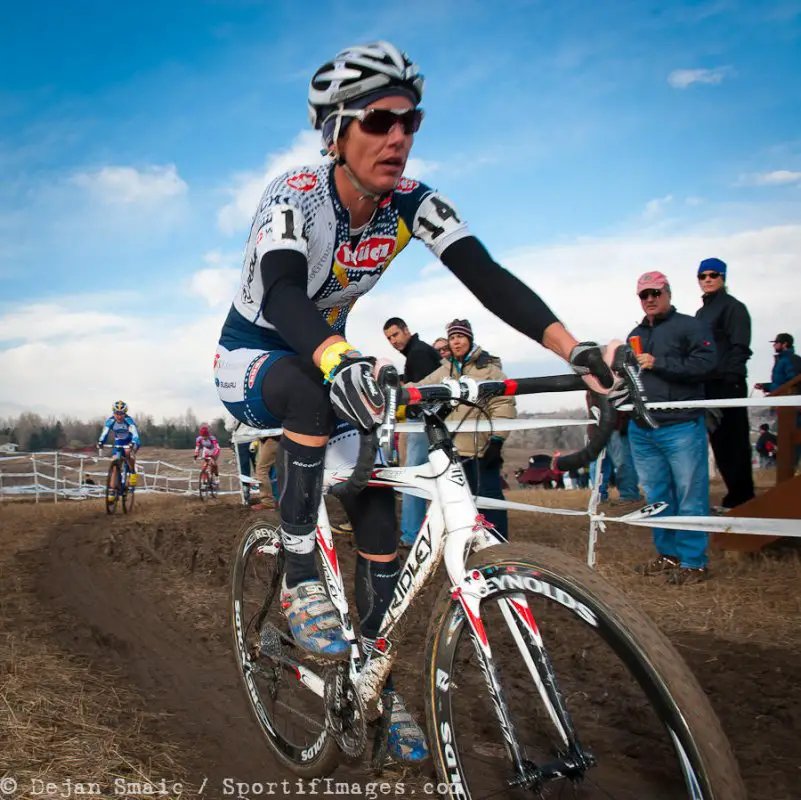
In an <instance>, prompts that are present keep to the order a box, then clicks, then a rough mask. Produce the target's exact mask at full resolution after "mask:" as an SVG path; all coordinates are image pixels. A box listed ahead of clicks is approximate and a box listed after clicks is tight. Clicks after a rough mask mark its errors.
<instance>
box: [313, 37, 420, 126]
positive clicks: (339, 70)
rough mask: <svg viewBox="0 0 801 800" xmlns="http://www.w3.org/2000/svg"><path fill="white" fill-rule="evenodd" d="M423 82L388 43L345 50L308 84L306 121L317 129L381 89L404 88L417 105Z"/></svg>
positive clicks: (408, 62)
mask: <svg viewBox="0 0 801 800" xmlns="http://www.w3.org/2000/svg"><path fill="white" fill-rule="evenodd" d="M423 83H424V79H423V76H422V75H421V74H420V72H419V69H418V67H417V64H413V63H412V61H411V59H410V58H409V56H407V55H406V53H404V52H402V51H401V50H398V48H397V47H395V45H393V44H390V43H389V42H384V41H380V42H372V43H371V44H364V45H354V46H353V47H347V48H345V49H344V50H342V51H341V52H340V53H337V55H336V56H335V57H334V59H333V60H332V61H329V62H328V63H326V64H323V66H322V67H320V68H319V69H318V70H317V72H315V73H314V77H313V78H312V79H311V83H310V84H309V121H310V122H311V124H312V126H313V127H314V128H315V129H317V130H320V129H321V128H322V126H323V122H324V121H325V119H326V117H328V116H329V115H330V114H331V113H332V112H333V111H335V110H336V109H337V107H339V108H342V107H343V106H344V105H345V104H346V103H348V102H349V101H352V100H356V99H358V98H360V97H364V96H366V95H368V94H372V93H373V92H375V91H378V90H380V89H383V88H384V87H393V86H397V87H399V88H402V89H405V90H406V91H408V92H410V93H411V94H412V96H413V97H414V98H416V102H417V103H419V102H420V100H421V99H422V97H423Z"/></svg>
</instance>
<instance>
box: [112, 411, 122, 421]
mask: <svg viewBox="0 0 801 800" xmlns="http://www.w3.org/2000/svg"><path fill="white" fill-rule="evenodd" d="M114 419H118V420H123V419H125V412H124V411H115V412H114Z"/></svg>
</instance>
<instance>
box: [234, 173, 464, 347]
mask: <svg viewBox="0 0 801 800" xmlns="http://www.w3.org/2000/svg"><path fill="white" fill-rule="evenodd" d="M470 235H471V234H470V231H469V230H468V228H467V225H466V224H465V223H464V222H463V221H462V220H461V218H460V216H459V214H458V213H457V211H456V210H455V209H454V207H453V204H452V203H451V202H450V201H449V200H447V199H446V198H445V197H443V196H442V195H441V194H439V193H438V192H435V191H434V190H433V189H431V188H430V187H428V186H426V185H425V184H423V183H420V182H419V181H415V180H411V179H409V178H402V179H401V180H400V182H399V183H398V186H397V188H396V189H395V191H394V192H392V193H390V194H388V195H387V196H386V197H385V198H384V199H383V200H382V201H381V203H380V204H379V205H378V208H377V209H376V211H375V214H373V217H372V218H371V220H370V221H369V222H368V223H367V225H366V226H365V227H364V228H363V229H361V230H360V231H358V232H355V231H352V230H351V227H350V214H349V212H348V210H347V209H346V208H345V207H344V206H343V205H342V203H341V202H340V200H339V196H338V194H337V191H336V187H335V185H334V164H333V163H329V164H323V165H322V166H319V167H316V168H312V167H309V168H301V169H297V170H294V171H292V172H287V173H285V174H284V175H282V176H280V177H278V178H276V179H275V180H274V181H273V182H272V183H270V184H269V185H268V187H267V189H266V190H265V192H264V194H263V195H262V198H261V202H260V203H259V207H258V210H257V212H256V214H255V215H254V217H253V222H252V225H251V229H250V237H249V239H248V243H247V247H246V248H245V256H244V264H243V268H242V275H241V282H240V288H239V291H238V292H237V294H236V296H235V298H234V301H233V304H232V306H231V310H230V312H229V314H228V318H227V319H226V321H225V324H224V326H223V330H222V335H221V337H220V344H221V345H222V346H223V347H224V348H226V349H227V350H233V349H236V348H252V349H261V350H292V348H291V347H290V346H289V345H288V344H287V343H286V341H285V340H284V339H283V338H282V337H281V335H280V334H279V333H278V331H277V330H276V329H275V326H274V325H272V323H271V322H270V320H269V319H266V318H265V316H264V308H263V306H264V285H263V281H262V275H261V271H260V269H259V265H260V263H261V260H262V257H263V256H264V255H265V254H266V253H269V252H271V251H279V250H291V251H295V252H297V253H300V254H301V255H302V256H303V257H304V258H305V259H306V262H307V264H308V286H307V288H308V296H309V298H310V299H311V300H312V301H313V302H314V304H315V305H316V306H317V308H318V309H319V311H320V313H321V314H322V315H323V317H324V318H325V320H326V321H327V322H328V324H329V325H330V326H331V328H332V329H333V331H334V332H336V333H339V334H342V335H344V331H345V323H346V321H347V318H348V313H349V312H350V310H351V308H352V307H353V305H354V303H355V302H356V300H357V299H358V298H359V297H361V296H362V295H363V294H365V293H366V292H367V291H369V290H370V289H371V288H372V287H373V286H374V285H375V284H376V282H377V281H378V279H379V278H380V277H381V275H382V274H383V273H384V272H385V271H386V269H387V267H389V265H390V264H391V263H392V260H393V259H394V258H395V256H397V255H398V253H400V251H401V250H403V248H404V247H406V245H407V244H408V243H409V241H410V240H411V239H412V237H414V238H417V239H420V240H421V241H422V242H424V243H425V244H426V245H427V246H428V248H429V249H430V250H431V252H432V253H433V254H434V255H435V256H437V258H439V257H441V255H442V253H443V252H444V251H445V249H446V248H447V247H449V246H450V245H451V244H453V243H454V242H456V241H458V240H460V239H463V238H465V237H467V236H470Z"/></svg>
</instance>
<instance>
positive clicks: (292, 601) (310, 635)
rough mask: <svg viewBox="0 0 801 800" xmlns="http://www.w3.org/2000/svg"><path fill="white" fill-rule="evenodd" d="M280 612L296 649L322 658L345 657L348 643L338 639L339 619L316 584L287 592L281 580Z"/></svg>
mask: <svg viewBox="0 0 801 800" xmlns="http://www.w3.org/2000/svg"><path fill="white" fill-rule="evenodd" d="M281 610H282V611H283V613H284V616H285V617H286V618H287V621H288V622H289V630H290V633H291V634H292V638H293V639H294V640H295V644H297V645H298V647H301V648H303V649H304V650H306V651H307V652H309V653H312V654H314V655H318V656H324V657H326V658H333V659H340V658H346V657H347V655H348V643H347V642H346V641H345V639H344V638H343V636H342V626H341V625H340V622H339V615H338V614H337V611H336V609H335V608H334V604H333V603H332V602H331V600H330V599H329V598H328V594H327V593H326V591H325V587H324V586H323V584H322V583H321V582H320V581H319V580H310V581H303V582H302V583H299V584H298V585H297V586H294V587H293V588H291V589H288V588H287V585H286V576H284V580H283V582H282V583H281Z"/></svg>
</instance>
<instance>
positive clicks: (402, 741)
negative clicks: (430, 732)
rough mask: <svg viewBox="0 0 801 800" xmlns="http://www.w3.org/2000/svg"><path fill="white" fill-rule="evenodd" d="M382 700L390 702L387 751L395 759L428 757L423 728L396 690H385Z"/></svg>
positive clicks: (410, 760)
mask: <svg viewBox="0 0 801 800" xmlns="http://www.w3.org/2000/svg"><path fill="white" fill-rule="evenodd" d="M384 700H385V701H389V702H391V703H392V710H391V711H390V715H389V731H388V733H387V753H388V754H389V755H390V757H391V758H394V759H395V761H404V762H418V761H424V760H425V759H426V758H428V742H427V741H426V735H425V734H424V733H423V729H422V728H421V727H420V726H419V725H418V724H417V723H416V722H415V720H414V717H412V715H411V714H410V713H409V711H408V710H407V709H406V706H405V705H404V704H403V700H402V699H401V696H400V695H399V694H398V693H397V692H395V691H390V692H385V693H384Z"/></svg>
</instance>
